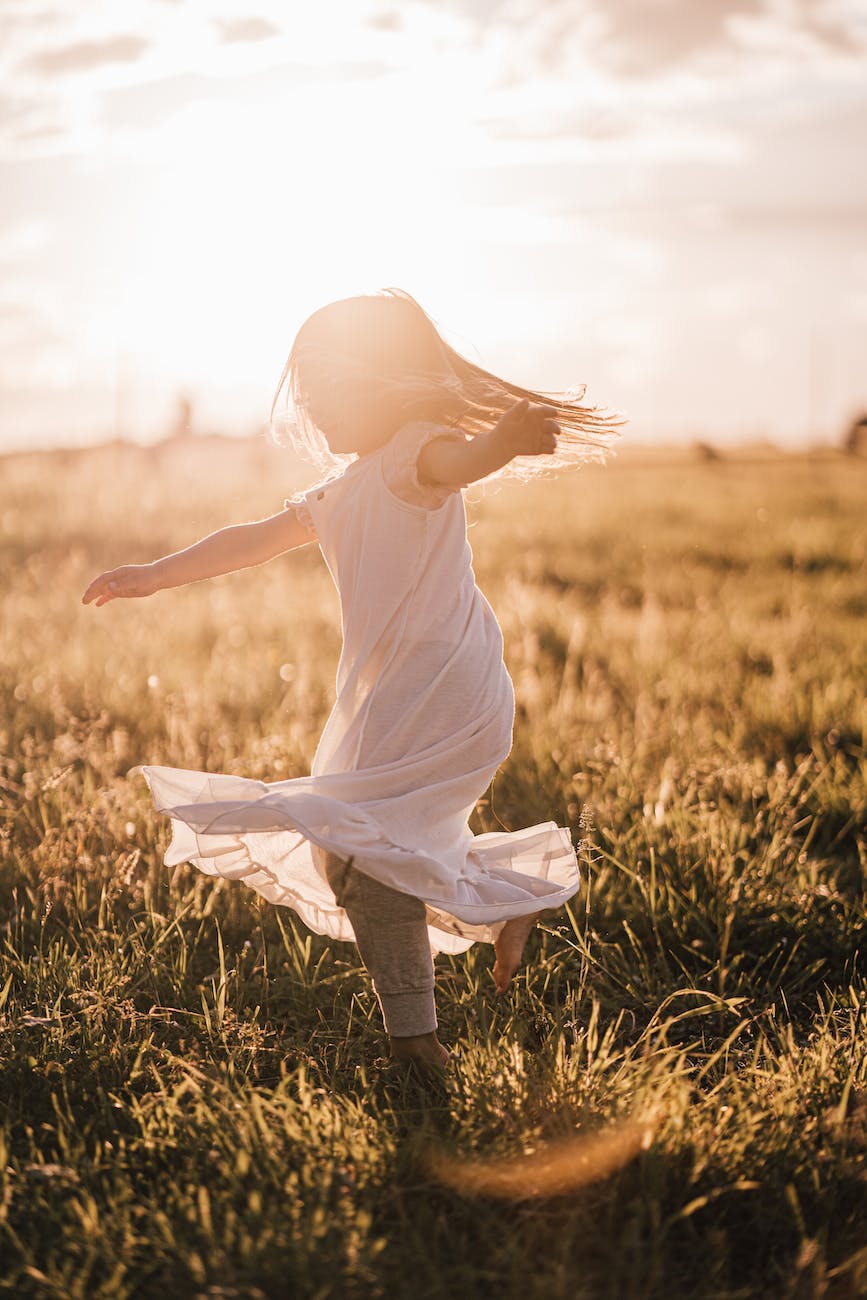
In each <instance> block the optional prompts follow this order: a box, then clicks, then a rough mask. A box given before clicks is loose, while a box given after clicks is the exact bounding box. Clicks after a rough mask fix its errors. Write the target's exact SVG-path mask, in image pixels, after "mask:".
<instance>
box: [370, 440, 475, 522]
mask: <svg viewBox="0 0 867 1300" xmlns="http://www.w3.org/2000/svg"><path fill="white" fill-rule="evenodd" d="M435 438H453V439H455V440H457V441H460V442H464V441H465V436H464V434H462V433H461V431H460V430H459V429H454V428H451V427H450V426H448V425H443V424H438V423H437V422H435V421H432V420H412V421H409V422H408V423H407V424H404V425H401V427H400V428H399V429H398V430H397V432H396V433H395V434H394V435H393V436H392V437H391V438H389V440H388V441H387V442H386V443H385V444H384V446H383V447H382V448H381V449H380V452H379V456H380V458H381V465H382V477H383V480H384V481H385V485H386V487H387V488H388V490H389V491H390V492H391V493H392V494H393V495H394V496H396V497H397V498H398V499H399V500H400V501H402V502H403V503H404V504H405V505H414V506H420V507H421V508H422V509H425V510H437V509H439V507H440V506H442V505H445V503H446V502H447V501H448V500H449V499H450V498H451V497H453V496H455V494H458V495H459V494H460V488H459V487H446V486H445V485H443V484H439V483H422V482H420V481H419V477H418V458H419V456H420V455H421V452H422V450H423V449H424V448H425V447H426V446H427V445H428V443H429V442H433V440H434V439H435Z"/></svg>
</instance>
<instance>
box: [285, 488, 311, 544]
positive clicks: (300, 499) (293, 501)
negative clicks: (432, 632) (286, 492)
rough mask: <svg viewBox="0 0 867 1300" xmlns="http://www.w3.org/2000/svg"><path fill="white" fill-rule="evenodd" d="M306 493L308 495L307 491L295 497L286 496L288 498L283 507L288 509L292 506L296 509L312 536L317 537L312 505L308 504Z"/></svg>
mask: <svg viewBox="0 0 867 1300" xmlns="http://www.w3.org/2000/svg"><path fill="white" fill-rule="evenodd" d="M305 495H306V494H305V493H299V494H298V495H297V496H294V497H286V499H285V500H284V502H283V509H284V510H288V509H289V508H290V507H292V508H293V509H294V510H295V513H296V515H297V516H298V518H299V520H300V521H301V523H302V524H303V525H304V527H305V528H306V529H307V531H308V532H309V533H310V534H311V536H312V537H315V536H316V526H315V524H314V523H313V516H312V515H311V513H310V507H309V506H308V504H307V502H306V500H305Z"/></svg>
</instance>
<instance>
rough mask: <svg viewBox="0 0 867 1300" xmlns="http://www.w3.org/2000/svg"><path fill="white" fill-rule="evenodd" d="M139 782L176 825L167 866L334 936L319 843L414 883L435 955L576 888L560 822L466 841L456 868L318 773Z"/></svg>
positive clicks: (179, 772)
mask: <svg viewBox="0 0 867 1300" xmlns="http://www.w3.org/2000/svg"><path fill="white" fill-rule="evenodd" d="M136 774H140V775H142V776H144V778H145V780H146V781H147V784H148V787H149V789H150V792H151V794H152V796H153V799H154V803H155V805H156V808H157V810H158V811H160V812H162V813H165V814H167V815H168V816H169V817H170V818H171V819H172V832H173V833H172V841H171V843H170V845H169V847H168V849H167V851H166V854H165V858H164V861H165V863H166V865H167V866H174V865H176V864H177V863H181V862H191V863H193V864H194V865H195V866H197V867H198V868H199V870H200V871H202V872H204V873H205V874H206V875H209V876H220V877H222V878H224V879H227V880H242V881H243V882H244V883H245V884H246V885H248V886H250V887H251V888H252V889H255V890H256V892H257V893H259V894H261V895H262V897H263V898H265V899H267V900H268V902H270V903H276V904H280V905H283V906H289V907H292V908H293V909H294V910H295V911H296V912H297V913H298V914H299V916H300V917H301V919H302V920H303V921H304V922H305V923H306V924H307V925H308V926H310V928H311V929H313V930H315V931H316V932H317V933H319V934H325V935H328V936H330V937H331V938H334V939H347V940H351V939H353V938H354V934H353V931H352V926H351V925H350V922H349V918H348V917H347V915H346V913H345V912H344V911H343V909H342V908H341V907H339V906H338V904H337V901H336V899H335V897H334V894H333V892H332V890H331V888H330V886H329V884H328V882H327V880H326V879H325V877H324V876H323V875H322V874H321V873H320V871H319V869H318V868H317V866H316V864H315V861H314V857H313V853H312V851H311V845H312V844H317V845H319V846H320V847H321V848H323V849H326V850H328V851H330V852H332V853H336V854H337V855H338V856H340V857H343V858H347V859H348V858H350V857H351V858H352V859H353V863H354V865H355V866H356V867H357V868H358V869H359V870H363V871H366V872H367V873H368V874H369V875H371V876H373V877H374V878H375V879H378V880H380V881H382V883H383V884H386V885H388V886H389V887H391V888H398V889H399V888H400V883H399V882H400V880H401V879H405V880H408V881H411V882H412V884H411V889H409V890H408V891H407V892H411V893H412V894H414V895H415V896H416V897H418V898H421V899H422V900H423V901H424V903H425V904H426V907H427V919H428V934H429V938H430V943H431V948H432V950H433V951H435V952H452V953H456V952H463V951H465V950H466V949H467V948H469V947H470V945H471V944H473V943H475V942H477V941H479V940H482V941H487V942H493V940H494V939H495V938H496V935H497V934H498V933H499V931H500V929H501V928H502V924H503V922H505V921H506V920H508V919H510V918H512V917H517V916H528V915H531V914H533V913H535V912H539V911H541V910H543V909H546V908H557V907H560V906H562V904H563V903H565V902H567V901H568V899H570V898H572V897H573V895H574V894H575V893H576V892H577V891H578V889H579V887H580V878H579V874H578V869H577V863H576V857H575V850H574V848H573V845H572V840H571V837H570V835H569V832H568V831H567V830H566V829H565V828H564V827H560V826H557V825H555V823H554V822H543V823H541V824H539V825H537V826H528V827H526V828H525V829H523V830H518V831H504V832H499V831H495V832H490V833H487V834H484V835H476V836H470V837H469V841H468V843H469V847H468V848H467V850H466V852H465V857H464V863H463V866H462V868H461V869H460V870H459V871H457V872H456V871H455V864H454V862H453V861H452V862H444V861H439V860H437V859H436V858H435V857H433V856H432V855H431V854H428V853H423V852H419V850H418V849H415V848H412V847H408V846H405V845H401V844H397V843H395V842H394V840H393V839H392V838H391V837H390V836H389V835H388V834H387V833H386V832H385V830H384V829H383V827H382V826H381V825H380V824H379V823H378V822H377V820H376V818H375V817H374V816H372V815H371V814H370V813H368V812H366V811H365V810H364V809H362V808H359V807H356V806H353V805H351V804H347V803H344V802H342V801H341V800H339V799H335V798H332V797H330V796H329V795H328V794H325V793H322V792H321V790H320V789H318V788H317V787H318V786H321V784H322V783H321V782H320V781H318V780H317V778H314V777H311V778H300V779H297V780H293V781H284V782H273V783H270V782H264V781H254V780H250V779H248V778H246V777H235V776H229V775H225V774H221V773H217V774H213V773H211V774H209V773H206V772H197V771H191V770H188V769H184V768H174V767H154V766H139V767H135V768H133V769H132V770H131V772H130V774H129V775H130V776H132V775H136ZM326 784H327V779H326Z"/></svg>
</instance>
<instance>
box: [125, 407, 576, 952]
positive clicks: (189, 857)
mask: <svg viewBox="0 0 867 1300" xmlns="http://www.w3.org/2000/svg"><path fill="white" fill-rule="evenodd" d="M448 433H449V431H447V430H444V429H443V428H442V427H438V426H437V425H434V424H429V423H412V424H407V425H404V426H403V427H402V428H401V429H400V431H399V432H398V433H397V434H396V435H395V436H394V437H393V438H392V439H391V440H390V442H388V443H386V444H385V446H384V447H382V448H381V449H379V450H378V451H376V452H373V453H369V454H367V455H365V456H362V457H360V458H359V459H357V460H355V461H353V462H352V463H351V464H350V465H349V467H348V468H347V469H346V470H345V471H344V472H343V473H342V474H341V475H340V477H338V478H334V479H331V480H330V481H328V482H326V483H322V484H319V485H317V486H315V487H313V488H310V489H309V490H308V491H307V492H305V493H303V494H301V495H300V496H299V497H296V498H294V499H292V500H290V501H287V502H285V503H284V504H286V505H290V504H291V505H294V506H295V508H296V509H297V510H298V512H299V514H300V516H301V518H302V519H304V520H305V521H306V522H307V524H308V526H309V527H310V529H311V533H312V534H313V535H315V537H316V538H317V540H318V542H319V546H320V549H321V551H322V554H323V556H324V559H325V562H326V564H327V566H328V569H329V571H330V573H331V576H332V578H333V579H334V582H335V585H336V587H337V590H338V593H339V595H340V609H341V622H342V630H343V649H342V652H341V656H340V663H339V666H338V669H337V698H336V700H335V704H334V708H333V709H332V712H331V714H330V716H329V718H328V721H327V723H326V725H325V729H324V731H323V733H322V736H321V738H320V740H319V745H318V747H317V750H316V754H315V757H314V759H313V766H312V771H311V775H310V776H309V777H298V778H294V779H291V780H286V781H253V780H249V779H247V778H243V777H237V776H230V775H225V774H220V773H208V772H197V771H189V770H186V769H182V768H172V767H153V766H141V767H137V768H134V769H133V772H135V773H141V774H142V775H144V777H145V779H146V781H147V783H148V786H149V788H150V791H151V794H152V795H153V798H154V801H155V804H156V807H157V809H158V810H159V811H161V812H164V813H167V814H168V815H169V816H170V817H171V818H172V828H173V837H172V841H171V844H170V845H169V848H168V850H167V852H166V854H165V859H164V860H165V862H166V864H168V865H174V864H175V863H179V862H192V863H194V864H195V865H196V866H197V867H199V868H200V869H201V870H202V871H204V872H206V873H207V874H208V875H212V876H222V877H225V878H229V879H233V880H242V881H243V882H244V883H245V884H246V885H249V886H251V887H252V888H253V889H255V890H257V891H258V892H259V893H260V894H261V895H263V897H265V898H266V899H268V900H269V901H270V902H272V903H277V904H281V905H283V906H287V907H291V908H294V910H295V911H296V912H297V913H298V914H299V915H300V917H301V918H302V920H303V921H305V922H306V924H307V925H308V926H309V927H310V928H311V929H313V930H315V931H317V932H318V933H320V934H326V935H330V936H331V937H332V938H336V939H353V938H354V935H353V932H352V927H351V925H350V923H349V919H348V917H347V915H346V913H345V912H344V911H343V909H342V908H341V907H339V906H338V904H337V901H336V899H335V897H334V894H333V892H332V890H331V888H330V887H329V885H328V882H327V880H326V879H325V877H324V874H323V873H321V872H320V871H319V869H318V868H317V866H316V864H315V861H314V857H313V854H312V852H311V843H315V844H318V845H320V846H321V847H322V848H324V849H328V850H330V851H331V852H333V853H336V854H337V855H339V856H340V857H343V858H349V857H351V858H352V860H353V864H354V866H355V867H357V868H358V869H359V870H361V871H365V872H367V873H368V874H369V875H371V876H374V877H375V878H376V879H377V880H380V881H381V882H382V883H383V884H385V885H388V886H390V887H392V888H394V889H399V890H403V891H404V892H406V893H410V894H414V895H415V896H416V897H418V898H421V899H423V900H424V902H425V904H426V905H427V920H428V927H429V931H428V932H429V937H430V942H431V948H432V950H433V951H434V952H436V951H447V952H461V951H464V950H465V949H466V948H469V947H470V945H471V944H472V943H473V942H475V941H476V940H487V941H489V942H492V941H493V939H494V938H495V937H496V935H497V933H498V932H499V929H500V927H501V925H502V923H503V922H504V921H506V920H508V919H509V918H511V917H516V916H525V915H529V914H530V913H533V912H538V911H540V910H541V909H542V908H556V907H559V906H560V905H561V904H562V903H564V902H566V900H567V899H569V898H571V897H572V896H573V895H574V894H575V893H576V891H577V890H578V888H579V874H578V862H577V858H576V854H575V849H574V848H573V845H572V839H571V836H570V834H569V831H568V830H567V829H565V828H564V827H560V826H557V825H556V824H555V823H554V822H544V823H542V824H541V825H538V826H530V827H527V828H526V829H524V830H516V831H504V832H500V831H497V832H493V833H489V834H484V835H475V836H474V835H473V834H472V832H471V831H470V829H469V827H468V824H467V821H468V818H469V816H470V814H471V812H472V811H473V808H474V806H475V804H476V801H477V800H478V799H479V797H480V796H481V795H482V794H483V793H484V792H485V790H486V789H487V788H488V786H489V784H490V782H491V779H492V778H493V776H494V773H495V772H496V770H497V768H498V767H499V766H500V764H501V763H502V762H503V761H504V759H505V758H506V757H507V755H508V753H509V751H510V749H511V744H512V726H513V722H514V716H515V697H514V692H513V689H512V682H511V679H510V677H509V674H508V672H507V670H506V666H505V664H504V662H503V638H502V633H501V632H500V628H499V625H498V623H497V619H496V617H495V615H494V612H493V610H492V609H491V607H490V605H489V604H488V602H487V600H486V599H485V597H484V596H483V595H482V593H481V591H479V589H478V587H477V586H476V583H475V577H474V574H473V569H472V552H471V550H470V546H469V542H468V540H467V531H466V514H465V510H464V501H463V496H462V494H461V491H460V490H458V489H449V488H442V487H430V486H427V485H421V484H419V482H418V478H417V474H416V468H415V467H416V459H417V457H418V453H419V452H420V450H421V448H422V447H423V446H424V445H425V443H426V442H428V441H429V440H430V439H431V438H435V437H442V436H444V435H446V434H448ZM451 436H454V437H461V438H462V435H460V434H455V433H454V432H453V431H451Z"/></svg>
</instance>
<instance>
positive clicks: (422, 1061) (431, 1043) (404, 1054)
mask: <svg viewBox="0 0 867 1300" xmlns="http://www.w3.org/2000/svg"><path fill="white" fill-rule="evenodd" d="M388 1041H389V1043H390V1044H391V1055H392V1059H393V1060H395V1061H410V1062H412V1064H413V1065H417V1066H418V1068H419V1069H420V1070H421V1071H422V1073H424V1072H425V1071H430V1070H437V1071H439V1070H445V1069H446V1068H447V1067H448V1065H449V1063H450V1061H451V1059H452V1058H451V1056H450V1055H449V1053H448V1052H447V1051H446V1049H445V1048H444V1047H443V1045H442V1043H441V1042H440V1040H439V1039H438V1038H437V1036H436V1034H435V1033H430V1034H418V1035H416V1036H415V1037H413V1038H389V1040H388Z"/></svg>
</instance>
